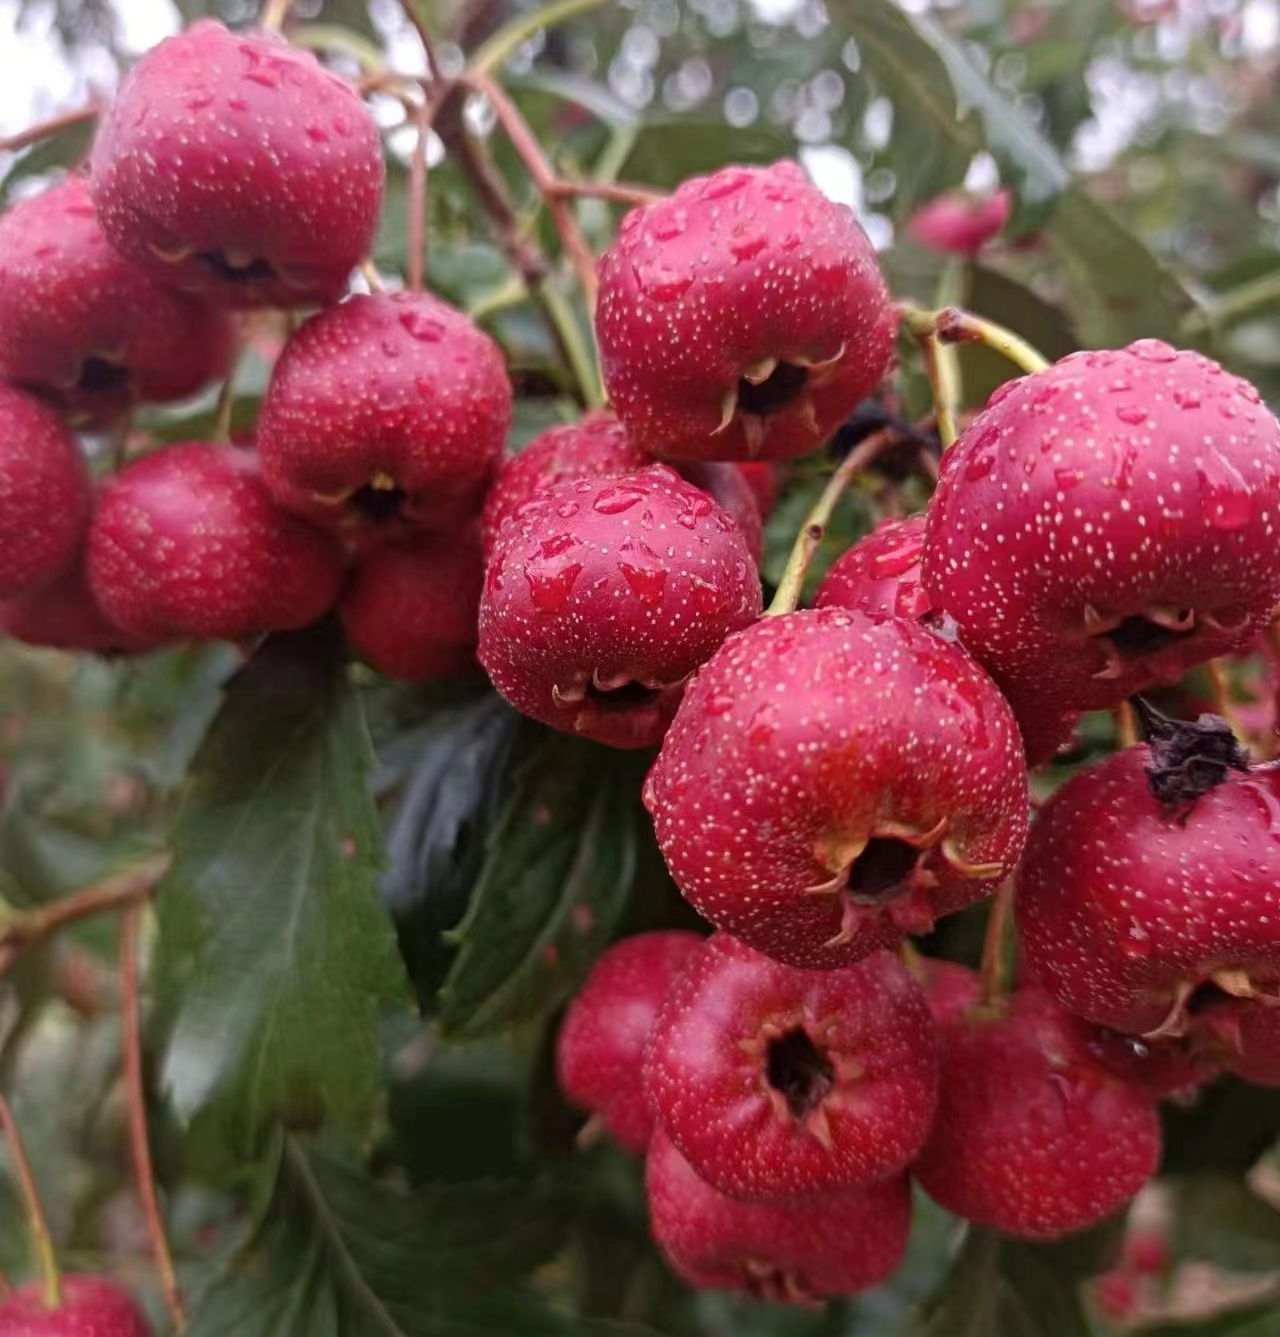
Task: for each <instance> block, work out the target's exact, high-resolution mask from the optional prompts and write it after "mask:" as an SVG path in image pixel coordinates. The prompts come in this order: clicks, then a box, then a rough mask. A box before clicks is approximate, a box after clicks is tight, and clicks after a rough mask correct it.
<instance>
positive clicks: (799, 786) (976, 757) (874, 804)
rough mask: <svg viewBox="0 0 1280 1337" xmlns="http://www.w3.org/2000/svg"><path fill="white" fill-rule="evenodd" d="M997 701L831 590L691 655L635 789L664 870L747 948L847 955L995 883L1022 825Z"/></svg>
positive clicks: (815, 957)
mask: <svg viewBox="0 0 1280 1337" xmlns="http://www.w3.org/2000/svg"><path fill="white" fill-rule="evenodd" d="M1026 785H1027V779H1026V766H1025V763H1024V761H1023V756H1022V745H1021V742H1020V740H1019V738H1018V731H1017V727H1016V726H1015V724H1014V722H1013V717H1012V715H1011V714H1010V713H1009V708H1008V706H1007V705H1006V704H1005V702H1004V700H1003V699H1002V698H1001V696H1000V694H999V692H997V691H996V689H995V687H994V686H993V685H992V683H991V682H990V680H989V679H988V678H987V677H986V676H985V675H984V674H983V673H982V671H981V670H980V669H979V668H978V667H977V665H976V664H974V663H973V662H972V660H970V659H969V657H968V656H967V655H966V654H965V653H964V652H963V651H962V650H961V649H960V648H959V647H958V646H956V645H953V644H949V643H948V642H946V641H944V640H942V639H940V638H939V637H938V636H936V635H934V634H933V633H932V632H931V631H929V630H928V629H926V628H924V627H921V626H918V625H916V624H915V623H911V622H906V621H904V620H903V619H900V618H893V619H890V620H887V621H886V620H879V621H877V620H876V619H874V618H871V617H869V616H867V615H866V614H865V613H853V612H848V611H846V610H844V609H841V608H825V609H819V610H815V611H812V612H800V613H792V614H788V615H786V616H782V617H771V618H766V619H764V620H763V621H762V622H760V623H758V624H757V625H755V626H753V627H751V628H750V629H749V630H747V631H745V632H743V633H742V634H741V635H738V636H735V637H733V638H732V639H730V640H729V641H728V642H726V644H725V645H724V647H723V648H722V649H721V650H720V651H719V652H718V653H717V654H716V655H715V656H714V658H712V659H711V661H710V662H709V663H708V664H706V665H705V667H704V668H703V669H702V671H701V672H700V673H699V674H698V676H697V678H696V679H695V680H694V682H693V684H692V686H691V687H690V688H689V690H688V692H687V693H686V696H685V699H684V702H683V704H682V705H681V707H680V711H679V713H678V714H677V716H676V719H675V722H674V724H673V725H672V726H671V730H670V732H669V733H668V734H667V737H666V740H665V742H664V743H663V747H662V752H661V753H660V754H659V757H658V760H657V762H656V763H655V764H654V766H653V769H652V770H651V771H650V773H649V779H648V782H647V784H646V788H645V803H646V805H647V807H648V809H649V811H650V813H651V814H652V815H653V819H654V824H655V826H656V828H657V833H658V840H659V843H660V844H661V846H662V852H663V854H664V855H665V857H666V860H667V866H668V867H669V868H670V870H671V874H672V876H673V877H674V878H675V881H676V885H677V886H678V887H679V888H680V890H681V891H682V892H683V893H684V895H685V896H686V898H687V899H688V900H689V901H690V902H691V903H692V905H693V906H694V908H695V909H696V910H697V911H698V912H699V913H700V914H702V915H705V916H706V918H708V919H710V920H711V921H712V923H714V924H716V925H717V926H718V927H720V928H723V929H727V930H728V931H729V932H731V933H734V934H736V935H737V936H738V937H740V938H742V939H743V940H744V941H746V942H749V943H751V945H752V946H753V947H755V948H757V950H759V951H762V952H765V953H767V954H768V955H770V956H773V957H775V958H777V959H778V960H780V961H786V962H788V963H789V964H791V965H795V966H803V967H808V968H821V967H831V966H839V965H846V964H848V963H849V962H851V961H856V960H858V959H859V958H860V957H863V956H866V955H867V953H869V952H871V951H873V950H875V949H876V948H877V947H881V946H887V945H891V944H893V943H896V942H897V941H898V940H899V939H900V938H901V937H902V936H903V935H904V934H908V933H924V932H927V931H928V930H929V929H930V928H931V927H932V926H933V923H934V921H935V919H937V918H938V917H939V916H941V915H945V914H950V913H952V912H953V911H955V910H959V909H961V908H962V907H964V906H966V905H970V904H972V903H973V902H974V901H977V900H980V899H981V898H982V897H984V896H985V895H987V894H988V893H989V892H991V891H992V890H993V889H994V888H995V887H996V885H997V884H998V883H999V882H1000V881H1001V879H1003V878H1004V877H1006V876H1008V874H1009V873H1010V872H1011V871H1012V870H1013V867H1014V865H1015V864H1016V863H1017V860H1018V856H1019V855H1020V854H1021V852H1022V845H1023V841H1024V840H1025V837H1026V825H1027V789H1026Z"/></svg>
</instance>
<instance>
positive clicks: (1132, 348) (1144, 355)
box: [1129, 339, 1178, 362]
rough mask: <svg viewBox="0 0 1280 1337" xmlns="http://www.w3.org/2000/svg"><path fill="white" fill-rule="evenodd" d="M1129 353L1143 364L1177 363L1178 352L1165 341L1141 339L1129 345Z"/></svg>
mask: <svg viewBox="0 0 1280 1337" xmlns="http://www.w3.org/2000/svg"><path fill="white" fill-rule="evenodd" d="M1129 352H1130V353H1132V354H1133V356H1134V357H1137V358H1141V359H1142V360H1143V362H1176V361H1177V360H1178V350H1177V349H1176V348H1174V347H1173V346H1172V345H1170V344H1167V343H1165V341H1164V340H1163V339H1139V340H1138V341H1137V343H1132V344H1130V345H1129Z"/></svg>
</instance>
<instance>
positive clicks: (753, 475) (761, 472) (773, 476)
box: [737, 460, 779, 520]
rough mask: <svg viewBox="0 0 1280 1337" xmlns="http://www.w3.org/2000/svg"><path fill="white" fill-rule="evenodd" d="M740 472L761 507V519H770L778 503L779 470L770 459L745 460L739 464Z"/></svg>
mask: <svg viewBox="0 0 1280 1337" xmlns="http://www.w3.org/2000/svg"><path fill="white" fill-rule="evenodd" d="M737 467H738V472H739V473H740V474H741V475H742V476H743V478H745V479H746V480H747V486H748V487H749V488H750V489H751V495H752V496H753V497H755V499H756V505H757V506H758V507H759V509H760V519H761V520H768V518H769V517H770V516H771V515H772V514H773V508H774V507H775V506H776V505H777V504H778V490H779V484H778V470H777V468H776V466H774V465H772V464H770V463H769V461H768V460H756V461H755V462H754V463H753V462H752V461H750V460H748V461H745V462H744V463H742V464H739V465H738V466H737Z"/></svg>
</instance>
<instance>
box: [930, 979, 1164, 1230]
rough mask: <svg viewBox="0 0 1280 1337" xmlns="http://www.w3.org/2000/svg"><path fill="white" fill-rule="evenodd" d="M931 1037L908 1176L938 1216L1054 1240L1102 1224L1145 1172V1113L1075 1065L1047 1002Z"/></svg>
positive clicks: (992, 1014)
mask: <svg viewBox="0 0 1280 1337" xmlns="http://www.w3.org/2000/svg"><path fill="white" fill-rule="evenodd" d="M939 1031H940V1039H941V1044H942V1079H941V1084H940V1087H939V1096H938V1112H937V1117H936V1119H935V1120H934V1124H933V1131H932V1133H931V1135H930V1137H929V1141H928V1143H927V1144H926V1145H925V1148H924V1151H923V1152H922V1153H921V1155H920V1157H919V1159H918V1160H917V1161H916V1163H915V1165H914V1167H913V1170H914V1173H915V1175H916V1176H917V1178H918V1179H919V1180H920V1183H921V1185H922V1186H923V1188H924V1190H925V1191H926V1192H927V1193H928V1194H929V1196H930V1197H931V1198H933V1199H934V1201H935V1202H937V1203H938V1204H939V1205H940V1206H942V1207H945V1208H946V1210H947V1211H949V1212H954V1213H955V1214H956V1215H957V1216H962V1217H964V1218H965V1219H966V1220H969V1221H973V1222H975V1223H977V1224H979V1225H984V1226H990V1227H992V1228H994V1229H996V1230H999V1231H1001V1232H1002V1233H1003V1234H1006V1235H1012V1236H1013V1237H1014V1238H1017V1239H1031V1240H1036V1239H1055V1238H1057V1237H1058V1236H1060V1235H1066V1234H1070V1233H1071V1232H1072V1231H1076V1230H1083V1229H1085V1228H1086V1227H1088V1226H1091V1225H1094V1224H1095V1223H1096V1222H1098V1221H1101V1220H1103V1219H1104V1218H1105V1217H1107V1216H1110V1215H1111V1213H1112V1212H1114V1211H1116V1210H1118V1209H1119V1208H1120V1207H1122V1206H1123V1205H1124V1204H1125V1203H1126V1202H1128V1201H1129V1200H1130V1199H1131V1198H1132V1197H1133V1196H1134V1195H1135V1194H1136V1193H1137V1192H1138V1190H1139V1189H1140V1188H1142V1186H1143V1185H1144V1184H1145V1183H1146V1182H1147V1180H1148V1179H1150V1177H1151V1176H1152V1174H1154V1173H1155V1170H1156V1167H1157V1166H1158V1165H1159V1162H1160V1121H1159V1118H1158V1117H1157V1114H1156V1107H1155V1103H1154V1102H1153V1101H1152V1100H1151V1099H1150V1097H1148V1096H1147V1095H1145V1094H1143V1093H1142V1092H1141V1091H1139V1090H1138V1089H1137V1088H1135V1087H1133V1086H1130V1085H1128V1084H1127V1083H1125V1082H1123V1081H1121V1080H1120V1079H1118V1078H1116V1077H1113V1076H1110V1075H1109V1074H1107V1073H1105V1072H1104V1071H1103V1070H1102V1069H1101V1068H1099V1067H1097V1066H1096V1065H1095V1064H1093V1063H1092V1062H1091V1061H1089V1059H1088V1058H1087V1056H1084V1055H1082V1054H1081V1053H1080V1050H1079V1036H1078V1034H1077V1032H1076V1030H1075V1028H1074V1026H1073V1024H1072V1021H1071V1018H1069V1017H1066V1016H1065V1015H1064V1014H1063V1013H1062V1012H1061V1011H1060V1010H1059V1009H1058V1008H1057V1007H1055V1006H1054V1005H1053V1003H1052V1002H1051V1000H1049V999H1048V998H1046V997H1044V996H1042V995H1040V994H1037V993H1028V994H1017V995H1015V996H1013V997H1012V998H1006V999H1002V1000H1000V1001H999V1003H997V1004H994V1005H991V1006H988V1007H981V1006H979V1007H977V1008H973V1009H970V1010H969V1011H968V1012H963V1013H959V1014H957V1015H955V1016H952V1017H950V1018H947V1019H945V1020H944V1021H943V1022H942V1023H941V1025H940V1028H939Z"/></svg>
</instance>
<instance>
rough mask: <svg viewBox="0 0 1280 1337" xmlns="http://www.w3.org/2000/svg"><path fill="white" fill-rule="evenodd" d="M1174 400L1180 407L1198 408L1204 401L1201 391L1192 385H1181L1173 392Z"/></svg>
mask: <svg viewBox="0 0 1280 1337" xmlns="http://www.w3.org/2000/svg"><path fill="white" fill-rule="evenodd" d="M1173 402H1174V403H1175V404H1176V405H1177V406H1178V407H1179V408H1180V409H1188V410H1189V409H1198V408H1199V407H1200V405H1201V403H1202V402H1203V401H1202V400H1201V398H1200V391H1199V390H1195V389H1193V388H1192V387H1191V386H1187V385H1180V386H1178V387H1177V389H1175V390H1174V392H1173Z"/></svg>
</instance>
